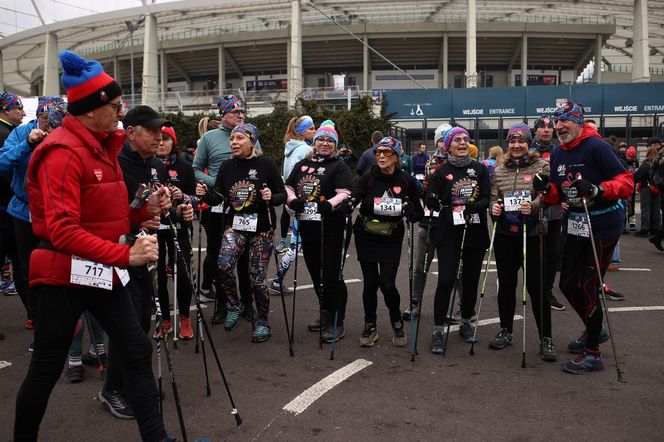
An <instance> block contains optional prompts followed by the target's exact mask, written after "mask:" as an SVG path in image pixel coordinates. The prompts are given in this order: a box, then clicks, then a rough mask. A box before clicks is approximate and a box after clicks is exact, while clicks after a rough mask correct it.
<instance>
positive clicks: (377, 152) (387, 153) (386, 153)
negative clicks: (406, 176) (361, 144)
mask: <svg viewBox="0 0 664 442" xmlns="http://www.w3.org/2000/svg"><path fill="white" fill-rule="evenodd" d="M381 154H382V155H384V156H385V157H387V158H389V157H391V156H392V155H394V151H393V150H392V149H376V150H375V151H374V155H376V157H379V156H380V155H381Z"/></svg>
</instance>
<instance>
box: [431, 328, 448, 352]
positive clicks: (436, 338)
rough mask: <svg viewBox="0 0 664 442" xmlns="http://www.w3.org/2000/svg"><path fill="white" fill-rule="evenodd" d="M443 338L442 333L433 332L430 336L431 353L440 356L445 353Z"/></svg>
mask: <svg viewBox="0 0 664 442" xmlns="http://www.w3.org/2000/svg"><path fill="white" fill-rule="evenodd" d="M444 342H445V338H444V335H443V332H442V331H435V332H433V335H432V336H431V353H433V354H436V355H442V354H443V353H445V347H444V345H445V344H444Z"/></svg>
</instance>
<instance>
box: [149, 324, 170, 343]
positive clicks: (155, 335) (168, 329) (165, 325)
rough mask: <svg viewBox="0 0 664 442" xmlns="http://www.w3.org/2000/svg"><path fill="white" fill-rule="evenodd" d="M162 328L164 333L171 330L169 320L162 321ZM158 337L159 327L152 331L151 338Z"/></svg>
mask: <svg viewBox="0 0 664 442" xmlns="http://www.w3.org/2000/svg"><path fill="white" fill-rule="evenodd" d="M164 330H166V334H168V333H170V332H171V321H169V320H168V319H166V320H165V321H164ZM160 337H161V327H159V328H155V329H154V333H153V334H152V338H153V339H158V338H160Z"/></svg>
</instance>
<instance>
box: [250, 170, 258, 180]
mask: <svg viewBox="0 0 664 442" xmlns="http://www.w3.org/2000/svg"><path fill="white" fill-rule="evenodd" d="M256 178H258V171H257V170H256V169H249V179H250V180H255V179H256Z"/></svg>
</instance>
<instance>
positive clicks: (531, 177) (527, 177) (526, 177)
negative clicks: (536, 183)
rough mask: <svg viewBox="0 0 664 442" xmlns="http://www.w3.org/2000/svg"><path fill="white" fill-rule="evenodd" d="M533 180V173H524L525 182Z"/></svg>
mask: <svg viewBox="0 0 664 442" xmlns="http://www.w3.org/2000/svg"><path fill="white" fill-rule="evenodd" d="M532 180H533V176H532V175H524V176H523V182H524V183H529V182H531V181H532Z"/></svg>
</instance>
